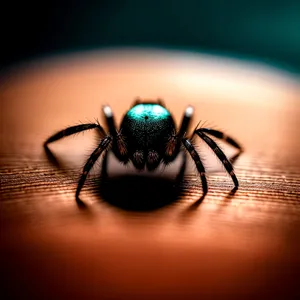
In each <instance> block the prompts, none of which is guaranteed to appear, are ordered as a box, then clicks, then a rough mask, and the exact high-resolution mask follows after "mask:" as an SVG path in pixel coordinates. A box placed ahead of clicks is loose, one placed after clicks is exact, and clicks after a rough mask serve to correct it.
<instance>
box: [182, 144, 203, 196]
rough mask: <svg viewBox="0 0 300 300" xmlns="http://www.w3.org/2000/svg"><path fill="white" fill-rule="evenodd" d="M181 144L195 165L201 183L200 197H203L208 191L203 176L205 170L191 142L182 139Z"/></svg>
mask: <svg viewBox="0 0 300 300" xmlns="http://www.w3.org/2000/svg"><path fill="white" fill-rule="evenodd" d="M182 143H183V145H184V147H185V148H186V149H187V151H188V152H189V154H190V155H191V157H192V159H193V161H194V162H195V164H196V168H197V170H198V172H199V175H200V178H201V182H202V189H203V196H202V197H204V196H205V195H206V194H207V191H208V186H207V180H206V176H205V168H204V166H203V164H202V162H201V159H200V156H199V154H198V153H197V151H196V150H195V148H194V146H193V145H192V143H191V141H190V140H188V139H182Z"/></svg>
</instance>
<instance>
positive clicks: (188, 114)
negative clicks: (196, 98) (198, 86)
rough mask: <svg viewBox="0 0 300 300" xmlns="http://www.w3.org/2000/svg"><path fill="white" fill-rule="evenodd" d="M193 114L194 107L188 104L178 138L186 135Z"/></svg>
mask: <svg viewBox="0 0 300 300" xmlns="http://www.w3.org/2000/svg"><path fill="white" fill-rule="evenodd" d="M193 114H194V108H193V107H192V106H188V107H187V108H186V109H185V112H184V115H183V118H182V121H181V125H180V128H179V131H178V134H177V138H178V139H179V140H181V139H182V138H183V137H184V136H185V134H186V132H187V130H188V128H189V125H190V122H191V120H192V117H193Z"/></svg>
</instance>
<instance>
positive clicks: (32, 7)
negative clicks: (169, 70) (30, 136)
mask: <svg viewBox="0 0 300 300" xmlns="http://www.w3.org/2000/svg"><path fill="white" fill-rule="evenodd" d="M0 22H1V28H2V43H1V44H2V46H1V48H2V50H1V52H2V54H1V58H0V63H1V66H7V65H11V64H13V63H16V62H18V61H22V60H24V59H28V58H32V57H36V56H44V55H48V54H52V53H60V52H68V51H78V50H89V49H95V48H97V49H98V48H99V49H102V48H106V47H114V46H141V47H145V46H146V47H149V46H150V47H156V48H160V47H161V48H172V49H183V50H193V51H204V52H210V53H211V52H212V53H218V54H224V55H230V56H238V57H242V58H246V59H247V58H250V59H255V60H262V61H265V62H268V63H270V64H275V65H277V66H280V67H282V68H285V69H289V70H291V71H293V72H300V1H299V0H297V1H296V0H286V1H278V0H273V1H269V0H264V1H257V0H255V1H244V0H241V1H237V0H235V1H217V0H213V1H195V0H185V1H178V0H173V1H170V0H152V1H146V0H145V1H141V0H140V1H136V0H127V1H118V0H112V1H98V2H89V1H76V0H74V1H44V2H40V3H33V2H32V3H31V2H17V3H15V2H10V3H4V4H3V5H2V9H1V21H0Z"/></svg>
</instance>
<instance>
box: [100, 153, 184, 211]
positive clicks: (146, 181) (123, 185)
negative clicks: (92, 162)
mask: <svg viewBox="0 0 300 300" xmlns="http://www.w3.org/2000/svg"><path fill="white" fill-rule="evenodd" d="M185 167H186V161H185V159H184V161H183V163H182V165H181V168H180V171H179V173H178V174H177V176H176V178H175V179H173V180H171V179H168V178H163V177H159V178H157V177H150V176H149V177H148V176H147V177H146V176H139V175H138V174H137V175H122V176H116V177H111V178H110V177H109V176H108V174H107V154H106V155H105V156H104V158H103V163H102V169H101V178H100V181H99V183H98V187H97V189H96V190H95V192H97V194H98V195H99V196H100V198H101V199H102V200H104V201H105V202H107V203H109V204H111V205H113V206H116V207H119V208H121V209H124V210H129V211H151V210H155V209H159V208H162V207H164V206H168V205H171V204H172V203H175V202H176V201H178V200H179V199H180V198H181V197H182V195H183V187H182V184H181V183H182V181H183V177H184V171H185Z"/></svg>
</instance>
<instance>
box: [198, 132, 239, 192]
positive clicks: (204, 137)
mask: <svg viewBox="0 0 300 300" xmlns="http://www.w3.org/2000/svg"><path fill="white" fill-rule="evenodd" d="M194 133H196V134H197V135H198V136H199V137H200V138H201V139H202V140H203V141H204V142H206V144H207V145H208V146H209V147H210V148H211V149H212V150H213V151H214V153H215V154H216V155H217V157H218V158H219V160H220V161H221V162H222V164H223V165H224V167H225V169H226V171H227V172H228V174H229V175H230V176H231V178H232V181H233V183H234V185H235V188H237V187H238V186H239V182H238V180H237V178H236V176H235V173H234V171H233V167H232V165H231V163H230V162H229V160H228V158H227V157H226V155H225V154H224V152H223V151H222V150H221V149H220V147H219V146H218V145H217V144H216V142H215V141H214V140H212V139H211V138H210V137H209V136H207V135H206V134H205V133H204V132H203V131H202V129H197V130H195V132H194Z"/></svg>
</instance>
